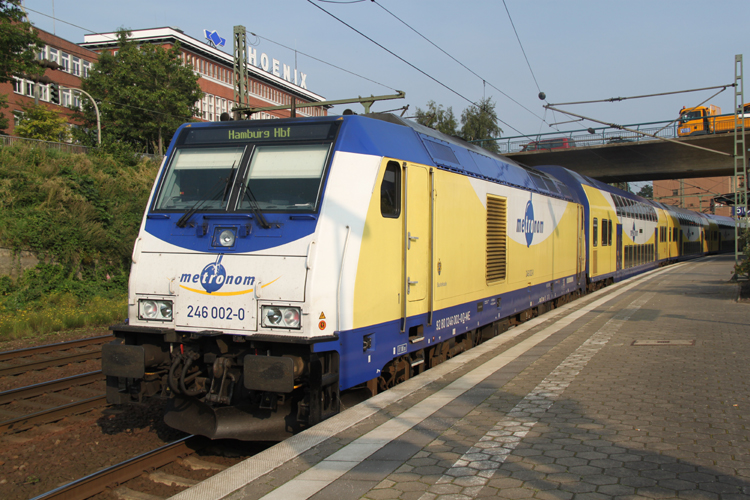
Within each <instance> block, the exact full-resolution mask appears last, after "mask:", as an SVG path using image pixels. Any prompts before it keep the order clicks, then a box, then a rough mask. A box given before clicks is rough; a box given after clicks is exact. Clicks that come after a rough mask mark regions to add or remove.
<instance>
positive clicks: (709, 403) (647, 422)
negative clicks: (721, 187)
mask: <svg viewBox="0 0 750 500" xmlns="http://www.w3.org/2000/svg"><path fill="white" fill-rule="evenodd" d="M733 263H734V262H733V257H732V256H710V257H705V258H702V259H697V260H695V261H690V262H685V263H680V264H676V265H672V266H668V267H665V268H662V269H658V270H655V271H652V272H650V273H647V274H644V275H640V276H638V277H636V278H634V279H631V280H628V281H626V282H623V283H618V284H615V285H613V286H610V287H607V288H605V289H603V290H600V291H598V292H596V293H593V294H590V295H588V296H586V297H584V298H582V299H580V300H577V301H575V302H573V303H570V304H567V305H565V306H563V307H560V308H558V309H555V310H553V311H550V312H548V313H546V314H544V315H542V316H540V317H538V318H534V319H532V320H530V321H528V322H526V323H524V324H522V325H520V326H517V327H515V328H512V329H511V330H509V331H507V332H505V333H503V334H502V335H500V336H498V337H496V338H494V339H492V340H490V341H488V342H485V343H483V344H481V345H480V346H478V347H477V348H474V349H472V350H470V351H468V352H466V353H464V354H461V355H459V356H457V357H455V358H453V359H450V360H448V361H447V362H445V363H443V364H441V365H439V366H437V367H435V368H433V369H432V370H428V371H427V372H426V373H424V374H422V375H420V376H418V377H414V378H412V379H410V380H408V381H406V382H405V383H403V384H401V385H399V386H397V387H396V388H394V389H392V390H389V391H387V392H385V393H382V394H379V395H377V396H376V397H374V398H371V399H369V400H367V401H365V402H364V403H361V404H359V405H357V406H355V407H352V408H349V409H348V410H346V411H344V412H342V413H341V414H339V415H337V416H336V417H334V418H331V419H329V420H327V421H325V422H323V423H321V424H319V425H317V426H316V427H314V428H312V429H310V430H308V431H306V432H303V433H301V434H299V435H296V436H294V437H292V438H290V439H288V440H286V441H284V442H282V443H279V444H278V445H276V446H274V447H272V448H269V449H268V450H266V451H264V452H262V453H260V454H259V455H256V456H255V457H253V458H251V459H249V460H246V461H244V462H242V463H240V464H238V465H236V466H234V467H232V468H230V469H228V470H226V471H224V472H222V473H220V474H218V475H216V476H214V477H212V478H210V479H208V480H206V481H204V482H202V483H200V484H198V485H196V486H194V487H192V488H190V489H187V490H185V491H183V492H181V493H179V494H178V495H176V496H174V497H172V498H173V499H176V500H188V499H190V500H192V499H196V500H197V499H201V500H206V499H225V498H226V499H232V500H240V499H242V500H256V499H261V498H263V499H274V500H275V499H279V500H290V499H307V498H311V499H315V500H318V499H321V500H322V499H359V498H367V499H377V500H383V499H391V498H399V499H404V500H417V499H420V500H433V499H440V500H442V499H445V500H448V499H451V500H458V499H470V498H481V497H497V498H508V499H520V498H536V499H550V500H552V499H554V500H568V499H574V500H580V499H606V498H618V499H631V498H695V499H722V500H723V499H740V498H743V499H747V498H750V425H748V415H750V413H749V412H748V410H749V409H750V363H748V362H747V360H748V357H749V356H750V304H745V303H738V302H737V286H736V285H732V284H730V283H729V282H728V280H729V278H730V277H731V275H732V267H733Z"/></svg>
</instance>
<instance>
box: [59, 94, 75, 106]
mask: <svg viewBox="0 0 750 500" xmlns="http://www.w3.org/2000/svg"><path fill="white" fill-rule="evenodd" d="M72 103H73V101H71V99H70V90H63V91H62V92H60V105H61V106H65V107H66V108H67V107H70V105H71V104H72Z"/></svg>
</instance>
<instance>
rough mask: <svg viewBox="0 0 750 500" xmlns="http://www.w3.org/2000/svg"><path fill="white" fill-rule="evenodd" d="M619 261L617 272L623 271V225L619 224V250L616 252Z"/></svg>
mask: <svg viewBox="0 0 750 500" xmlns="http://www.w3.org/2000/svg"><path fill="white" fill-rule="evenodd" d="M615 256H616V259H617V270H618V271H622V224H617V249H616V250H615Z"/></svg>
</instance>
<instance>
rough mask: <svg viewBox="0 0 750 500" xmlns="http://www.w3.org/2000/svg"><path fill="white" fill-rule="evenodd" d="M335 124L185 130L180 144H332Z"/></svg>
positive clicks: (336, 124)
mask: <svg viewBox="0 0 750 500" xmlns="http://www.w3.org/2000/svg"><path fill="white" fill-rule="evenodd" d="M337 129H338V123H337V122H333V123H309V124H304V123H302V124H284V125H281V124H280V125H263V126H257V127H254V126H243V127H205V128H204V127H199V128H194V129H190V128H186V129H185V131H184V132H183V139H182V141H180V142H181V143H182V144H215V143H219V142H224V143H226V142H230V143H231V142H235V143H236V142H242V143H247V142H277V141H311V140H320V141H325V140H333V138H334V136H335V134H336V130H337Z"/></svg>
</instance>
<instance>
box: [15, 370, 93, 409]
mask: <svg viewBox="0 0 750 500" xmlns="http://www.w3.org/2000/svg"><path fill="white" fill-rule="evenodd" d="M99 380H104V376H103V375H102V372H101V370H97V371H95V372H89V373H84V374H82V375H73V376H72V377H66V378H61V379H58V380H52V381H51V382H42V383H39V384H34V385H27V386H26V387H19V388H18V389H11V390H9V391H3V392H0V405H4V404H7V403H10V402H11V401H17V400H19V399H29V398H33V397H34V396H40V395H42V394H48V393H51V392H57V391H62V390H65V389H69V388H71V387H75V386H78V385H87V384H91V383H93V382H97V381H99Z"/></svg>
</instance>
